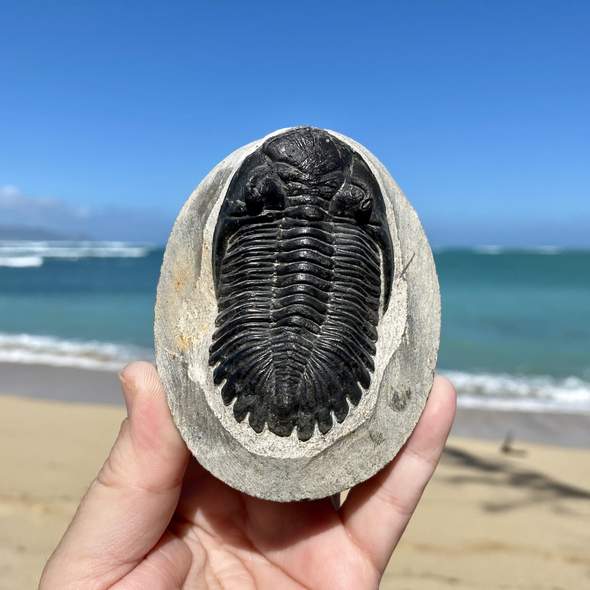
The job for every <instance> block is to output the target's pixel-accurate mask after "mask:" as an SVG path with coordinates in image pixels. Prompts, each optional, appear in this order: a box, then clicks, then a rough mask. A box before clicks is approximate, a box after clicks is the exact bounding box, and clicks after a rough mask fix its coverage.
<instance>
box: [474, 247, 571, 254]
mask: <svg viewBox="0 0 590 590" xmlns="http://www.w3.org/2000/svg"><path fill="white" fill-rule="evenodd" d="M564 251H566V250H565V249H564V248H560V247H558V246H531V247H528V248H509V247H505V246H494V245H490V246H476V247H475V248H473V252H475V253H476V254H489V255H498V254H545V255H554V254H561V253H562V252H564Z"/></svg>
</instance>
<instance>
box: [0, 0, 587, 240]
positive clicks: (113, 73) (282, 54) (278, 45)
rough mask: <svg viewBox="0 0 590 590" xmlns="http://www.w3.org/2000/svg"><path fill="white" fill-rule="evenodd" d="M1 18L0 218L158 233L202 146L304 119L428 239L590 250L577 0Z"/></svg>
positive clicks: (21, 5) (109, 4) (223, 4)
mask: <svg viewBox="0 0 590 590" xmlns="http://www.w3.org/2000/svg"><path fill="white" fill-rule="evenodd" d="M0 27H1V34H0V226H1V225H3V224H4V225H6V224H9V225H19V224H21V225H39V226H50V227H52V228H53V229H58V230H60V229H61V230H63V231H65V232H67V233H70V234H77V233H87V234H89V235H92V236H94V237H99V238H105V239H134V240H144V241H145V240H147V241H164V240H165V238H166V235H167V233H168V231H169V228H170V224H171V223H172V221H173V219H174V218H175V216H176V214H177V213H178V211H179V209H180V207H181V206H182V204H183V202H184V201H185V200H186V198H187V197H188V195H189V194H190V193H191V192H192V190H193V189H194V187H195V186H196V185H197V184H198V183H199V182H200V180H201V179H202V178H203V177H204V176H205V175H206V173H207V172H208V171H209V170H210V169H211V168H212V167H213V166H214V165H215V164H216V163H217V162H218V161H220V160H221V159H222V158H223V157H225V156H226V155H227V154H228V153H230V152H231V151H233V150H234V149H236V148H237V147H239V146H241V145H243V144H245V143H248V142H250V141H252V140H254V139H257V138H259V137H262V136H263V135H265V134H267V133H269V132H271V131H273V130H275V129H278V128H282V127H288V126H292V125H301V124H309V125H314V126H318V127H324V128H327V129H333V130H337V131H340V132H342V133H344V134H346V135H349V136H351V137H353V138H354V139H356V140H358V141H360V142H361V143H363V144H364V145H366V146H367V147H368V148H369V149H370V150H371V151H372V152H373V153H374V154H375V155H376V156H377V157H378V158H379V159H381V161H382V162H383V163H384V164H385V165H386V166H387V168H388V169H389V171H390V172H391V174H392V175H393V176H394V178H395V179H396V180H397V182H398V183H399V184H400V185H401V187H402V189H403V190H404V192H405V193H406V195H407V197H408V198H409V199H410V201H411V202H412V204H413V205H414V207H415V208H416V210H417V211H418V214H419V215H420V217H421V219H422V221H423V223H424V226H425V228H426V231H427V234H428V236H429V237H430V239H431V242H432V243H433V245H435V246H466V245H476V244H500V245H507V246H535V245H548V244H554V245H560V246H573V247H590V231H589V230H590V189H589V187H590V75H589V74H590V34H589V33H588V31H589V30H590V3H589V2H586V1H576V0H568V1H567V2H563V1H545V0H530V1H523V0H514V1H509V0H504V1H498V2H488V1H484V0H465V1H458V0H431V1H426V0H412V1H410V0H408V1H404V2H399V1H383V2H372V1H370V0H367V1H365V2H358V0H357V1H355V2H347V1H339V2H330V1H324V2H320V1H318V0H315V1H314V2H307V1H301V2H276V1H275V2H238V1H234V2H230V1H229V0H217V1H213V0H206V1H199V2H197V1H191V2H181V1H178V2H150V1H149V0H144V1H141V2H135V1H131V0H126V1H125V2H117V1H100V2H98V1H86V2H68V1H66V0H62V1H60V2H47V1H42V2H41V1H39V2H33V1H27V0H15V1H8V2H6V1H4V0H0ZM78 230H79V231H78Z"/></svg>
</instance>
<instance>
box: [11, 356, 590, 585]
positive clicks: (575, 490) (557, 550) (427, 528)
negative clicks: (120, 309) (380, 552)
mask: <svg viewBox="0 0 590 590" xmlns="http://www.w3.org/2000/svg"><path fill="white" fill-rule="evenodd" d="M3 369H4V367H0V374H1V375H2V379H1V380H0V386H1V387H2V388H3V389H4V385H5V384H6V382H5V380H4V377H5V376H6V374H7V373H6V372H5V371H4V370H3ZM13 370H14V371H18V370H19V369H14V368H13ZM20 371H25V369H23V368H21V369H20ZM28 371H29V369H26V372H28ZM59 371H61V373H57V372H56V373H55V379H58V377H59V375H61V381H62V383H64V386H63V387H62V388H60V390H61V391H62V394H63V395H62V397H65V398H66V399H76V398H77V399H80V397H83V398H84V399H86V396H87V395H88V396H89V397H90V399H94V400H95V401H97V400H96V398H97V397H98V398H99V399H100V401H105V399H103V398H102V397H100V396H99V395H98V394H96V393H95V394H92V393H90V390H94V391H96V389H95V388H94V386H93V385H96V382H95V381H93V379H92V378H91V373H90V372H88V373H86V374H85V375H86V379H83V378H82V377H84V373H82V374H81V375H80V374H78V373H77V372H75V371H74V372H70V373H68V371H67V370H59ZM68 375H69V377H68ZM72 375H74V376H77V377H80V379H81V381H79V382H76V383H73V384H72V381H71V379H70V378H71V377H72ZM97 379H99V381H100V379H104V380H106V381H105V383H107V384H109V387H110V385H112V386H113V387H115V384H116V381H115V380H114V375H110V376H107V374H104V375H99V376H98V377H97ZM25 381H26V379H23V380H22V381H21V382H23V383H24V382H25ZM45 381H46V383H48V384H51V379H46V380H45ZM42 383H43V381H37V389H39V388H40V387H39V386H40V384H42ZM56 383H59V381H56ZM82 385H83V387H81V386H82ZM41 388H42V387H41ZM33 389H35V388H34V387H33ZM69 390H71V391H72V392H75V391H78V392H80V391H83V392H84V393H83V394H80V393H78V394H77V396H76V395H73V394H72V395H69V394H68V391H69ZM64 392H65V393H64ZM18 393H19V394H22V393H24V392H21V391H19V392H18ZM108 396H109V401H110V400H112V399H113V398H114V396H115V393H114V390H113V391H111V393H109V394H108ZM122 418H123V408H122V407H121V406H120V405H108V404H96V403H94V404H90V403H72V402H63V401H50V400H45V399H29V398H24V397H20V396H19V397H16V396H0V443H1V444H0V465H1V466H2V476H1V477H0V590H25V589H30V588H34V587H35V586H36V583H37V580H38V577H39V574H40V572H41V569H42V567H43V564H44V562H45V560H46V559H47V557H48V555H49V553H50V552H51V550H52V549H53V547H54V546H55V544H56V543H57V541H58V539H59V538H60V536H61V534H62V533H63V531H64V529H65V527H66V525H67V523H68V522H69V519H70V518H71V516H72V514H73V512H74V510H75V508H76V506H77V503H78V500H79V498H80V496H81V495H82V494H83V493H84V491H85V489H86V486H87V485H88V483H89V482H90V481H91V479H92V477H93V476H94V474H95V473H96V471H97V469H98V468H99V466H100V465H101V463H102V461H103V459H104V457H105V456H106V454H107V452H108V450H109V448H110V446H111V444H112V441H113V440H114V437H115V435H116V433H117V430H118V428H119V423H120V421H121V419H122ZM488 418H490V419H489V420H488ZM535 420H536V418H535V417H534V416H533V417H530V416H528V415H526V414H522V413H508V412H506V413H500V414H499V415H494V414H486V412H482V411H475V410H469V411H462V412H461V414H460V416H459V419H458V422H457V431H458V432H459V433H461V434H465V432H473V430H475V432H481V433H482V435H483V436H484V437H485V438H488V439H490V440H485V441H484V440H476V439H474V438H465V436H456V435H453V436H452V437H451V438H450V440H449V443H448V445H447V449H446V452H445V455H444V458H443V460H442V463H441V465H440V467H439V469H438V471H437V473H436V475H435V477H434V479H433V481H432V482H431V484H430V486H429V488H428V489H427V492H426V494H425V497H424V499H423V501H422V503H421V504H420V506H419V508H418V511H417V513H416V515H415V517H414V519H413V520H412V522H411V524H410V526H409V528H408V530H407V532H406V535H405V536H404V539H403V540H402V542H401V544H400V546H399V547H398V550H397V552H396V554H395V556H394V558H393V560H392V562H391V564H390V566H389V568H388V570H387V572H386V575H385V577H384V580H383V584H382V588H384V589H386V590H389V589H391V590H393V589H394V588H395V589H396V590H404V589H407V590H429V589H440V588H465V589H486V590H487V589H503V590H506V589H533V588H534V589H536V590H545V589H546V590H558V589H569V588H586V587H590V526H589V524H588V523H589V522H590V450H588V448H573V447H572V445H576V446H578V447H582V446H584V445H583V443H584V442H585V440H584V434H586V435H587V436H588V440H587V443H586V446H590V434H589V433H590V430H589V429H588V426H589V425H590V418H589V417H582V418H580V417H569V418H568V417H567V416H563V415H562V416H559V415H557V416H556V417H555V421H556V424H558V425H559V426H560V428H556V427H555V426H553V425H552V424H553V423H552V421H551V420H549V426H551V427H550V428H548V429H547V432H543V427H542V424H543V420H544V421H547V420H548V418H547V417H545V418H544V419H543V420H542V421H541V426H539V424H537V423H536V422H535ZM568 420H569V421H570V422H571V424H572V427H571V429H570V430H571V431H573V432H574V433H575V434H574V435H573V436H568V435H565V437H564V438H563V440H560V437H561V436H562V435H559V432H562V431H563V430H568V428H567V427H565V426H567V424H568ZM524 423H530V424H533V426H529V428H530V430H531V432H532V433H533V434H532V435H531V433H528V439H530V438H533V439H534V438H541V439H543V438H544V439H545V440H547V439H549V440H553V439H556V440H557V442H559V444H560V446H557V445H553V446H552V445H547V444H545V445H541V444H534V443H531V442H527V436H523V437H522V438H519V437H518V433H519V432H522V433H524V435H526V428H524V427H523V424H524ZM489 424H497V426H496V429H495V430H494V429H493V428H491V427H490V426H489ZM535 424H537V425H536V426H534V425H535ZM506 425H508V426H510V429H512V430H513V432H514V433H515V434H516V435H517V438H516V440H515V442H514V449H515V452H514V453H512V454H509V455H506V454H503V453H501V452H500V451H499V446H500V442H501V439H502V438H503V433H504V430H505V429H507V428H506ZM584 426H585V428H584ZM470 428H471V430H469V429H470ZM555 430H557V431H558V435H556V434H555V432H554V431H555ZM552 437H553V438H552ZM494 438H495V440H494ZM563 445H570V446H569V447H568V446H563Z"/></svg>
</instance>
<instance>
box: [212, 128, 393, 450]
mask: <svg viewBox="0 0 590 590" xmlns="http://www.w3.org/2000/svg"><path fill="white" fill-rule="evenodd" d="M213 275H214V284H215V291H216V296H217V305H218V313H217V319H216V324H215V325H216V329H215V332H214V334H213V341H212V344H211V348H210V357H209V364H210V365H211V367H212V369H213V371H214V373H213V376H214V382H215V384H216V385H217V386H218V387H219V390H220V395H221V396H222V399H223V402H224V403H225V404H226V405H227V406H230V404H233V406H232V409H233V415H234V417H235V419H236V420H237V421H238V422H242V421H243V420H245V419H246V417H247V419H248V423H249V425H250V426H251V428H252V429H253V430H254V431H256V432H262V431H263V429H264V427H265V425H266V426H267V428H268V429H269V430H270V432H273V433H274V434H276V435H279V436H289V435H290V434H291V433H292V432H293V429H296V430H297V435H298V437H299V439H300V440H308V439H309V438H311V437H312V436H313V434H314V430H315V427H316V425H317V429H318V431H319V432H320V433H322V434H325V433H327V432H328V431H329V430H330V429H331V428H332V427H333V420H334V419H335V420H336V421H338V422H342V421H343V420H345V418H346V416H347V415H348V412H349V403H351V404H353V405H357V404H358V403H359V401H360V399H361V397H362V396H363V395H365V394H366V391H367V390H368V388H369V385H370V382H371V375H372V372H373V370H374V355H375V351H376V342H377V328H378V324H379V318H380V317H381V315H382V314H383V312H384V310H385V309H387V305H388V302H389V297H390V292H391V282H392V276H393V253H392V246H391V237H390V235H389V228H388V224H387V219H386V213H385V205H384V201H383V197H382V195H381V191H380V188H379V184H378V182H377V180H376V179H375V177H374V176H373V174H372V172H371V170H370V169H369V167H368V166H367V164H366V163H365V162H364V160H363V159H362V158H361V156H360V155H359V154H358V153H356V152H354V151H353V150H352V148H351V147H349V146H348V145H346V144H345V143H343V142H342V141H340V140H339V139H337V138H335V137H334V136H332V135H330V134H329V133H327V132H325V131H323V130H319V129H314V128H307V127H306V128H296V129H292V130H289V131H287V132H285V133H282V134H280V135H275V136H273V137H271V138H270V139H268V140H267V141H266V142H265V143H264V144H263V145H262V146H261V147H260V148H259V149H257V150H256V151H255V152H254V153H252V154H251V155H250V156H248V157H247V158H246V159H245V160H244V162H243V163H242V165H241V166H240V168H239V169H238V171H237V172H236V174H235V175H234V177H233V179H232V181H231V183H230V185H229V188H228V190H227V193H226V196H225V199H224V201H223V204H222V207H221V210H220V213H219V217H218V220H217V225H216V228H215V235H214V237H213Z"/></svg>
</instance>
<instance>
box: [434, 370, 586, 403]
mask: <svg viewBox="0 0 590 590" xmlns="http://www.w3.org/2000/svg"><path fill="white" fill-rule="evenodd" d="M442 373H443V374H445V375H446V376H447V377H449V379H451V381H453V383H454V384H455V387H456V388H457V391H458V394H459V405H461V406H463V407H478V408H486V407H487V408H496V409H515V410H528V411H537V412H543V411H560V412H583V413H590V382H588V381H585V380H584V379H581V378H579V377H565V378H562V379H557V378H555V377H550V376H547V375H526V376H524V375H510V374H493V373H465V372H461V371H442Z"/></svg>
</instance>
